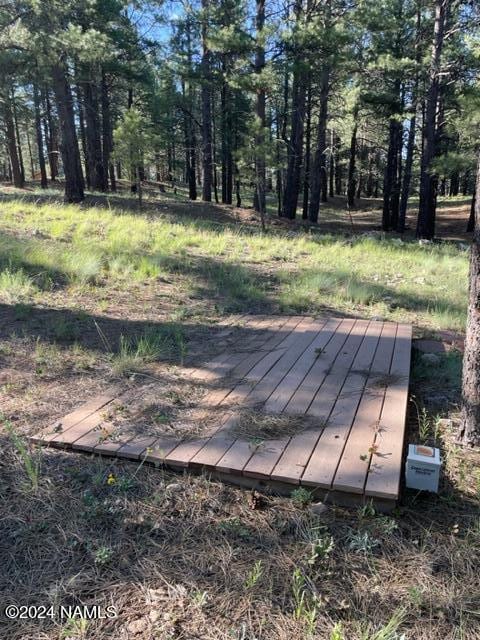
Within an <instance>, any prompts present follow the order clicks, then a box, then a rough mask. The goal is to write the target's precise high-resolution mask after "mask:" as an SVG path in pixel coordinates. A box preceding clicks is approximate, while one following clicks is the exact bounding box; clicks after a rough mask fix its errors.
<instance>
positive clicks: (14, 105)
mask: <svg viewBox="0 0 480 640" xmlns="http://www.w3.org/2000/svg"><path fill="white" fill-rule="evenodd" d="M11 104H12V111H13V122H14V124H15V137H16V139H17V148H18V162H19V164H20V173H21V174H22V182H23V184H25V165H24V163H23V153H22V141H21V138H20V129H19V126H18V117H17V103H16V100H15V91H14V89H13V88H12V101H11Z"/></svg>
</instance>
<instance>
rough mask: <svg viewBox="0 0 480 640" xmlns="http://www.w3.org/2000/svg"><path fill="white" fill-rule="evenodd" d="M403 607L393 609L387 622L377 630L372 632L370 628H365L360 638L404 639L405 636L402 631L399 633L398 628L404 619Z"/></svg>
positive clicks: (377, 639)
mask: <svg viewBox="0 0 480 640" xmlns="http://www.w3.org/2000/svg"><path fill="white" fill-rule="evenodd" d="M405 616H406V611H405V609H398V610H397V611H395V612H394V613H393V615H392V617H391V618H390V620H389V621H388V622H387V624H385V625H383V626H382V627H380V629H378V630H377V631H374V632H373V633H372V632H371V631H370V630H366V631H365V632H363V633H362V635H361V640H405V638H406V636H405V635H404V634H403V633H402V634H399V632H398V631H399V629H400V626H401V624H402V623H403V621H404V620H405Z"/></svg>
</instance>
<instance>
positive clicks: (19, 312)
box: [13, 302, 33, 320]
mask: <svg viewBox="0 0 480 640" xmlns="http://www.w3.org/2000/svg"><path fill="white" fill-rule="evenodd" d="M32 311H33V306H32V305H31V304H25V303H24V302H17V304H16V305H14V307H13V317H14V318H15V320H26V319H27V318H29V317H30V316H31V315H32Z"/></svg>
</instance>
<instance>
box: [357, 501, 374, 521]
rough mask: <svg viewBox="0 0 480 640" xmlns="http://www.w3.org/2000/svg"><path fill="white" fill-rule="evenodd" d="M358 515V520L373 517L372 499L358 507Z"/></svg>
mask: <svg viewBox="0 0 480 640" xmlns="http://www.w3.org/2000/svg"><path fill="white" fill-rule="evenodd" d="M358 517H359V519H360V520H366V519H368V518H374V517H375V507H374V506H373V501H372V500H368V502H366V503H365V504H363V505H362V506H361V507H359V508H358Z"/></svg>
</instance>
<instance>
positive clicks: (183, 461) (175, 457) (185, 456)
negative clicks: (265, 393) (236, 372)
mask: <svg viewBox="0 0 480 640" xmlns="http://www.w3.org/2000/svg"><path fill="white" fill-rule="evenodd" d="M299 322H300V319H299V320H298V322H297V320H296V319H295V320H293V322H292V327H293V328H292V331H290V328H288V329H287V335H286V336H285V337H284V338H283V340H282V341H281V342H280V343H279V344H280V345H283V344H287V345H288V344H289V342H290V340H291V338H290V336H291V334H292V332H293V329H294V328H295V327H296V325H297V324H298V323H299ZM275 326H276V327H277V330H281V328H282V326H283V325H275ZM271 339H272V336H271V335H267V336H266V340H265V343H264V344H271ZM268 355H269V354H268V353H267V356H268ZM263 358H265V355H264V356H263ZM257 364H258V363H257ZM257 364H255V365H253V368H255V367H256V366H257ZM247 373H248V372H247ZM227 384H230V386H229V387H228V388H227V389H226V390H227V391H228V393H227V394H226V395H224V397H223V398H222V399H221V400H220V401H219V403H218V405H223V404H227V405H228V404H232V402H237V401H239V400H241V399H242V398H243V395H244V393H247V394H248V393H249V392H250V389H251V384H252V382H248V383H247V389H244V388H243V387H242V388H241V389H239V388H238V385H236V380H235V378H234V377H232V378H231V379H230V380H229V381H227ZM234 385H235V386H234ZM232 387H233V388H232ZM237 396H238V399H237ZM218 405H217V406H218ZM226 408H227V407H225V409H226ZM221 427H222V424H221V422H220V423H217V424H216V425H215V426H213V427H212V429H211V430H209V431H206V432H205V433H204V434H202V436H201V437H198V438H192V439H190V440H188V441H184V442H180V443H179V444H178V446H177V447H175V449H173V450H172V451H170V452H169V453H168V455H167V456H166V457H165V463H166V464H172V465H176V466H188V465H189V464H190V460H192V458H194V457H195V456H196V454H197V453H198V452H199V451H200V450H201V449H202V448H203V447H204V446H205V445H206V444H208V441H209V439H210V438H211V437H212V436H214V435H215V433H217V432H218V431H219V430H220V429H221Z"/></svg>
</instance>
